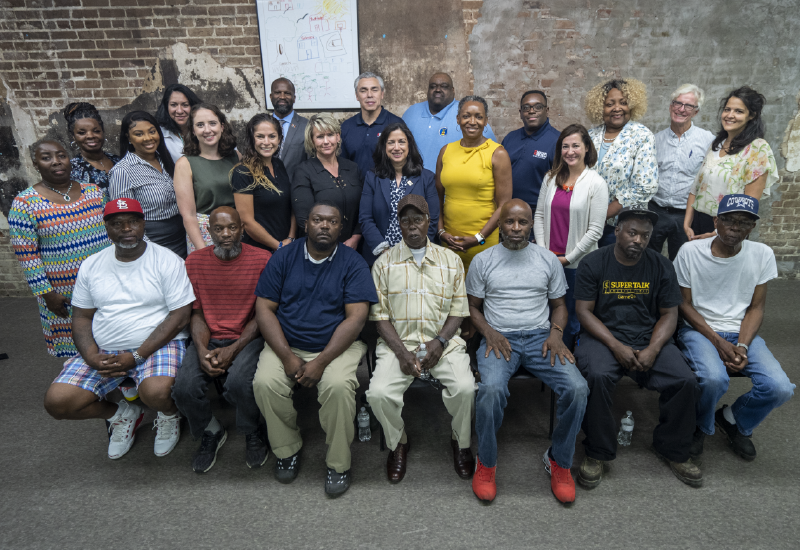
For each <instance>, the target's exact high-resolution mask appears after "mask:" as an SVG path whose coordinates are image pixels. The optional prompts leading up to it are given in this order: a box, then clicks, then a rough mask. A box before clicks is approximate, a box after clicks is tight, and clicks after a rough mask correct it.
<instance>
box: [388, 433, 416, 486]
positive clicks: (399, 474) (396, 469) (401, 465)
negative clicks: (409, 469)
mask: <svg viewBox="0 0 800 550" xmlns="http://www.w3.org/2000/svg"><path fill="white" fill-rule="evenodd" d="M410 448H411V445H410V444H409V443H408V442H406V443H398V444H397V448H396V449H395V450H394V451H389V458H388V459H387V460H386V474H387V475H388V476H389V481H391V482H392V483H399V482H401V481H403V478H404V477H405V475H406V464H407V463H408V450H409V449H410Z"/></svg>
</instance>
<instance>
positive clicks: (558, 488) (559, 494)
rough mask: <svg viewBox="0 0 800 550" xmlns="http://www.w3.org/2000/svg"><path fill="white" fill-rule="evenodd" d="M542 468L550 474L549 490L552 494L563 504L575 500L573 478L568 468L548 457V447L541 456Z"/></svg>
mask: <svg viewBox="0 0 800 550" xmlns="http://www.w3.org/2000/svg"><path fill="white" fill-rule="evenodd" d="M542 461H543V462H544V469H545V470H547V473H548V474H550V490H551V491H553V496H554V497H556V498H557V499H558V501H559V502H561V503H563V504H570V503H572V502H575V480H574V479H572V474H571V473H570V471H569V469H567V468H562V467H561V466H559V465H558V464H556V461H555V460H553V459H552V458H550V449H547V450H546V451H545V452H544V457H542Z"/></svg>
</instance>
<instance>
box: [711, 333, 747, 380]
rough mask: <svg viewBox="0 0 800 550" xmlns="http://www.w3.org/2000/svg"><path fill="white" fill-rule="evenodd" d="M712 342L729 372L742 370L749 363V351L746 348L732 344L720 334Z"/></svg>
mask: <svg viewBox="0 0 800 550" xmlns="http://www.w3.org/2000/svg"><path fill="white" fill-rule="evenodd" d="M712 343H713V344H714V347H715V348H717V353H719V358H720V359H722V363H723V364H724V365H725V367H726V368H727V369H728V372H741V371H742V369H744V367H745V366H746V365H747V351H746V350H745V349H744V348H741V347H739V346H735V345H733V344H731V343H730V342H728V341H727V340H726V339H725V338H723V337H722V336H719V335H717V337H716V338H715V339H714V341H713V342H712Z"/></svg>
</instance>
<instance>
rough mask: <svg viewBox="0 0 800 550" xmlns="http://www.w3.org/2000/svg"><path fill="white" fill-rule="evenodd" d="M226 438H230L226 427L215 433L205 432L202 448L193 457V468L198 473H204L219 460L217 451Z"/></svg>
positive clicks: (201, 443)
mask: <svg viewBox="0 0 800 550" xmlns="http://www.w3.org/2000/svg"><path fill="white" fill-rule="evenodd" d="M226 439H228V432H227V431H226V430H225V428H222V429H221V430H220V431H218V432H217V433H215V434H212V433H211V432H203V439H202V440H201V441H200V448H199V449H197V451H196V452H195V453H194V458H193V459H192V470H194V471H195V472H197V473H198V474H204V473H206V472H207V471H209V470H210V469H211V467H212V466H213V465H214V463H215V462H216V461H217V452H218V451H219V449H220V447H222V445H223V443H225V440H226Z"/></svg>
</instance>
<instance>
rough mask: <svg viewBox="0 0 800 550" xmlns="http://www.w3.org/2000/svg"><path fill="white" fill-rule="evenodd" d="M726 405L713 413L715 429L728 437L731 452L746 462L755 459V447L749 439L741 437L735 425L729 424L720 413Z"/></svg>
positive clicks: (744, 436)
mask: <svg viewBox="0 0 800 550" xmlns="http://www.w3.org/2000/svg"><path fill="white" fill-rule="evenodd" d="M727 406H728V405H723V406H722V408H721V409H719V410H718V411H717V412H716V413H714V422H715V423H716V425H717V427H718V428H719V429H720V430H722V431H723V432H724V433H725V435H726V436H727V437H728V442H729V443H730V444H731V449H733V452H734V453H736V454H737V455H739V456H740V457H742V458H743V459H745V460H747V461H748V462H749V461H751V460H755V459H756V446H755V445H753V442H752V441H751V439H750V437H748V436H746V435H742V432H740V431H739V428H737V427H736V424H731V423H730V422H728V421H727V420H726V419H725V415H724V414H723V412H722V411H724V410H725V407H727Z"/></svg>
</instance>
